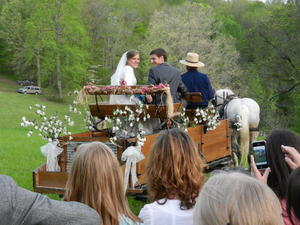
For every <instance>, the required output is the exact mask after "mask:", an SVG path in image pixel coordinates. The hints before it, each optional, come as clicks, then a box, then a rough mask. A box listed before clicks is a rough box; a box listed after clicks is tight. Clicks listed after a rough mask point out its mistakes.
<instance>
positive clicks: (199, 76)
mask: <svg viewBox="0 0 300 225" xmlns="http://www.w3.org/2000/svg"><path fill="white" fill-rule="evenodd" d="M182 81H183V83H184V84H185V86H186V87H187V89H188V91H189V92H201V94H202V102H201V103H188V106H187V108H196V107H207V105H208V101H209V100H211V99H212V98H213V97H214V91H213V89H212V87H211V84H210V81H209V79H208V76H207V75H206V74H203V73H200V72H198V71H197V70H188V72H186V73H184V74H183V75H182Z"/></svg>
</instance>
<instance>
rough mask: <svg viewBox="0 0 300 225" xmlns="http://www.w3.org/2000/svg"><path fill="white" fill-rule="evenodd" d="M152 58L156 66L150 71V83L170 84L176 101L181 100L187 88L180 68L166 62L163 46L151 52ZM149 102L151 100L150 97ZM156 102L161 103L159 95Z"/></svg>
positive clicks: (152, 62)
mask: <svg viewBox="0 0 300 225" xmlns="http://www.w3.org/2000/svg"><path fill="white" fill-rule="evenodd" d="M150 60H151V64H152V65H154V67H152V68H151V69H150V71H149V75H148V83H149V84H153V85H158V84H160V83H163V84H169V85H170V91H171V95H172V97H173V101H174V103H176V102H180V99H181V98H182V97H184V95H185V94H186V92H187V89H186V87H185V85H184V84H183V82H182V80H181V75H180V72H179V70H178V69H177V68H175V67H173V66H170V65H169V64H167V63H166V62H167V53H166V51H165V50H164V49H162V48H157V49H154V50H152V51H151V52H150ZM147 99H148V97H147ZM148 102H151V101H149V99H148ZM155 103H161V101H160V99H159V97H158V96H156V99H155Z"/></svg>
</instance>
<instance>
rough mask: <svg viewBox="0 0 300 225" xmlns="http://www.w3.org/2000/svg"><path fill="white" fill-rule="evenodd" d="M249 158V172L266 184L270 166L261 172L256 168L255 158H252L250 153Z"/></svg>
mask: <svg viewBox="0 0 300 225" xmlns="http://www.w3.org/2000/svg"><path fill="white" fill-rule="evenodd" d="M250 158H251V173H252V175H253V176H254V177H255V178H256V179H257V180H259V181H260V182H262V183H264V184H267V183H268V176H269V173H270V172H271V169H270V167H268V168H267V169H265V171H264V173H263V174H261V172H260V171H259V170H258V169H257V167H256V165H255V160H254V157H253V155H251V156H250Z"/></svg>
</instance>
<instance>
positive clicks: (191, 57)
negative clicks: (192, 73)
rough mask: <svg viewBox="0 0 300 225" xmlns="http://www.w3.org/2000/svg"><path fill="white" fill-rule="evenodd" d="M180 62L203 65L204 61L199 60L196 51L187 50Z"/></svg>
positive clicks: (192, 65) (187, 64) (188, 64)
mask: <svg viewBox="0 0 300 225" xmlns="http://www.w3.org/2000/svg"><path fill="white" fill-rule="evenodd" d="M179 62H180V63H181V64H183V65H186V66H190V67H204V66H205V65H204V63H202V62H200V61H199V55H198V54H197V53H193V52H189V53H188V54H187V55H186V57H185V59H183V60H180V61H179Z"/></svg>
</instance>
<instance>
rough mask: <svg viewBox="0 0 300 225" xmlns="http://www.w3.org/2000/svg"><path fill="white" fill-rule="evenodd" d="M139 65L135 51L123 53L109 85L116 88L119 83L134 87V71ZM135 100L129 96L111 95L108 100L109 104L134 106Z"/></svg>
mask: <svg viewBox="0 0 300 225" xmlns="http://www.w3.org/2000/svg"><path fill="white" fill-rule="evenodd" d="M139 63H140V55H139V52H138V51H136V50H130V51H127V52H125V53H124V54H123V55H122V57H121V59H120V61H119V63H118V67H117V69H116V72H115V73H114V74H113V75H112V77H111V85H114V86H118V85H120V82H125V84H126V85H128V86H132V85H136V83H137V81H136V78H135V75H134V69H136V68H138V66H139ZM135 102H136V98H135V97H134V96H129V95H111V96H110V98H109V103H110V104H134V103H135Z"/></svg>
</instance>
